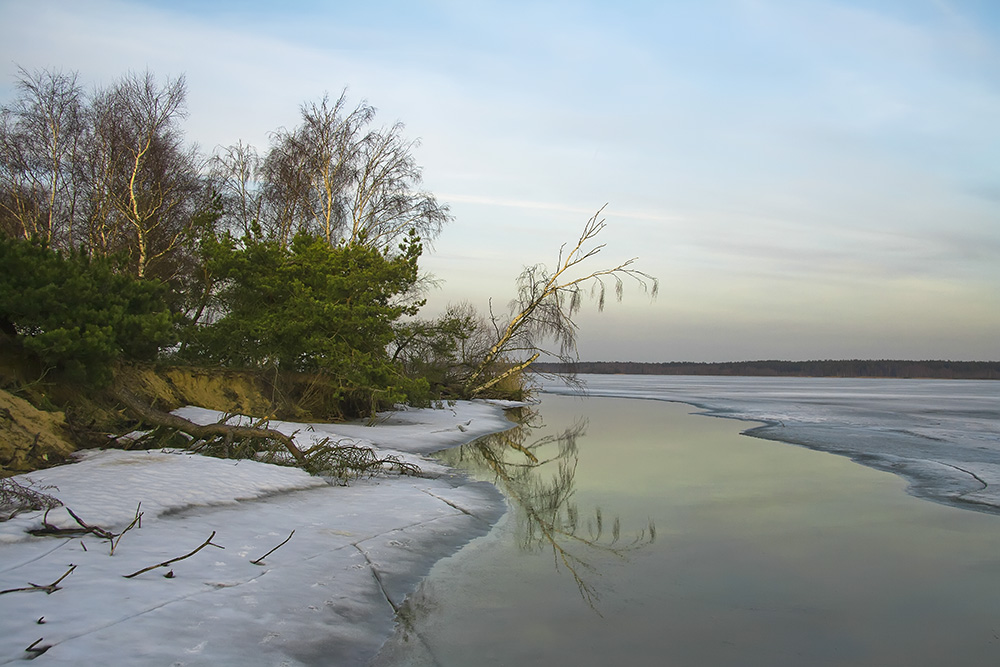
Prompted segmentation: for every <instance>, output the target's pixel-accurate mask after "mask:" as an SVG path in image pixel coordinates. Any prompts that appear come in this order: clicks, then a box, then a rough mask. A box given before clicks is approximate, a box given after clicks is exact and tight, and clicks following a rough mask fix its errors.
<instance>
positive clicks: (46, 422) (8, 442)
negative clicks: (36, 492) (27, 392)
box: [0, 390, 76, 477]
mask: <svg viewBox="0 0 1000 667" xmlns="http://www.w3.org/2000/svg"><path fill="white" fill-rule="evenodd" d="M75 449H76V448H75V447H74V446H73V443H71V442H70V440H69V437H68V433H67V425H66V418H65V416H64V415H63V413H62V412H46V411H44V410H39V409H38V408H36V407H34V406H33V405H31V403H28V401H26V400H24V399H23V398H19V397H17V396H14V395H13V394H10V393H8V392H6V391H3V390H0V477H7V476H9V475H16V474H19V473H24V472H30V471H32V470H37V469H38V468H45V467H48V466H51V465H55V464H57V463H61V462H63V461H65V460H66V458H67V457H68V456H69V455H70V454H71V453H72V452H73V451H74V450H75Z"/></svg>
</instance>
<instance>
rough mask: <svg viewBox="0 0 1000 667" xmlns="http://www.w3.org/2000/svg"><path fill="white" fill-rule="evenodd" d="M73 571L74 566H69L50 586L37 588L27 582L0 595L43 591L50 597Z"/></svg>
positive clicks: (0, 592) (35, 585)
mask: <svg viewBox="0 0 1000 667" xmlns="http://www.w3.org/2000/svg"><path fill="white" fill-rule="evenodd" d="M75 569H76V565H70V566H69V569H68V570H66V572H65V573H64V574H63V576H61V577H59V578H58V579H56V580H55V581H53V582H52V583H51V584H48V585H46V586H39V585H38V584H33V583H31V582H30V581H29V582H28V585H27V586H23V587H21V588H8V589H7V590H5V591H0V595H3V594H4V593H20V592H21V591H44V592H45V593H46V594H47V595H52V594H53V593H55V592H56V591H58V590H59V589H60V588H61V587H60V586H59V584H60V583H61V582H62V580H63V579H65V578H66V577H68V576H69V575H70V574H72V572H73V570H75ZM43 618H44V617H43Z"/></svg>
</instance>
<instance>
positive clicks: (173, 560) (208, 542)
mask: <svg viewBox="0 0 1000 667" xmlns="http://www.w3.org/2000/svg"><path fill="white" fill-rule="evenodd" d="M213 537H215V531H214V530H213V531H212V534H211V535H209V536H208V539H207V540H205V541H204V542H202V543H201V545H200V546H199V547H198V548H197V549H195V550H194V551H192V552H191V553H187V554H184V555H183V556H178V557H177V558H171V559H170V560H165V561H163V562H162V563H157V564H156V565H150V566H149V567H144V568H142V569H141V570H136V571H135V572H133V573H132V574H126V575H124V576H125V578H126V579H131V578H133V577H137V576H139V575H140V574H143V573H144V572H149V571H150V570H155V569H156V568H158V567H167V566H168V565H170V564H172V563H176V562H177V561H181V560H184V559H185V558H190V557H191V556H193V555H195V554H196V553H198V552H199V551H201V550H202V549H204V548H205V547H207V546H213V547H215V548H217V549H225V547H223V546H220V545H218V544H213V543H212V538H213Z"/></svg>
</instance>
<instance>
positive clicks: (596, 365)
mask: <svg viewBox="0 0 1000 667" xmlns="http://www.w3.org/2000/svg"><path fill="white" fill-rule="evenodd" d="M535 369H536V370H538V371H539V372H543V373H567V372H575V373H591V374H603V375H613V374H618V375H734V376H748V377H843V378H847V377H860V378H926V379H947V380H1000V361H937V360H931V361H905V360H896V359H877V360H867V359H843V360H815V361H775V360H771V361H727V362H687V361H671V362H658V363H657V362H637V361H581V362H578V363H576V364H562V363H551V362H549V363H545V362H536V363H535Z"/></svg>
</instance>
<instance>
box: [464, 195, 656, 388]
mask: <svg viewBox="0 0 1000 667" xmlns="http://www.w3.org/2000/svg"><path fill="white" fill-rule="evenodd" d="M603 211H604V207H601V209H600V210H599V211H598V212H597V213H595V214H594V216H593V217H591V218H590V220H588V221H587V224H586V225H585V226H584V228H583V232H582V233H581V234H580V237H579V239H577V241H576V243H575V244H574V245H572V246H569V247H567V244H563V245H562V246H561V247H560V248H559V257H558V258H557V261H556V265H555V268H554V269H551V270H550V269H549V268H547V267H546V266H545V265H544V264H535V265H533V266H528V267H526V268H525V269H524V271H522V272H521V275H520V276H518V279H517V298H515V299H514V300H513V301H512V302H511V304H510V314H509V316H508V318H507V319H505V320H500V319H498V317H497V316H496V315H494V314H492V313H491V322H492V326H493V329H494V331H495V335H496V337H495V342H494V343H493V345H492V346H491V347H490V348H489V350H488V351H487V352H486V355H485V356H484V357H483V358H482V360H481V361H480V362H479V365H478V366H477V367H476V368H475V370H473V372H472V373H471V374H470V375H469V377H468V379H467V380H466V382H465V394H466V395H468V396H477V395H479V394H482V393H483V392H485V391H487V390H489V389H490V388H491V387H493V386H494V385H496V384H497V383H499V382H501V381H502V380H504V379H506V378H508V377H510V376H511V375H514V374H516V373H519V372H521V371H523V370H525V369H526V368H528V366H530V365H531V364H532V363H534V361H535V360H536V359H538V357H539V356H540V355H541V354H542V353H548V354H551V355H552V356H554V357H556V358H558V359H559V360H560V361H564V362H572V361H575V360H576V357H577V351H576V334H577V325H576V322H574V320H573V316H574V315H575V314H576V313H577V312H579V310H580V306H581V305H582V302H583V298H584V297H586V296H589V297H592V298H593V299H595V300H596V301H597V307H598V310H603V309H604V305H605V299H606V296H607V288H608V287H609V286H611V287H613V289H614V293H615V297H616V298H617V299H618V300H619V301H620V300H621V298H622V295H623V293H624V287H625V281H626V280H630V281H633V282H635V283H636V284H637V285H638V286H639V287H640V288H641V289H642V290H643V291H644V292H648V293H650V294H651V295H652V296H653V297H655V296H656V293H657V291H658V288H659V283H658V281H657V279H656V278H654V277H653V276H650V275H649V274H647V273H644V272H642V271H639V270H637V269H634V268H632V265H633V264H634V262H635V260H636V259H637V258H635V257H633V258H631V259H628V260H626V261H624V262H622V263H620V264H617V265H614V266H611V267H608V268H602V269H596V270H588V269H586V268H584V264H585V263H587V262H588V261H589V260H591V259H593V258H594V257H596V256H597V255H598V254H600V252H601V251H602V250H603V249H604V246H605V244H603V243H597V242H596V240H595V239H596V238H597V236H598V235H599V234H600V233H601V232H602V231H604V228H605V227H606V224H605V221H604V219H603V218H602V217H601V216H602V214H603ZM549 343H554V344H555V347H554V348H549V347H548V344H549Z"/></svg>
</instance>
